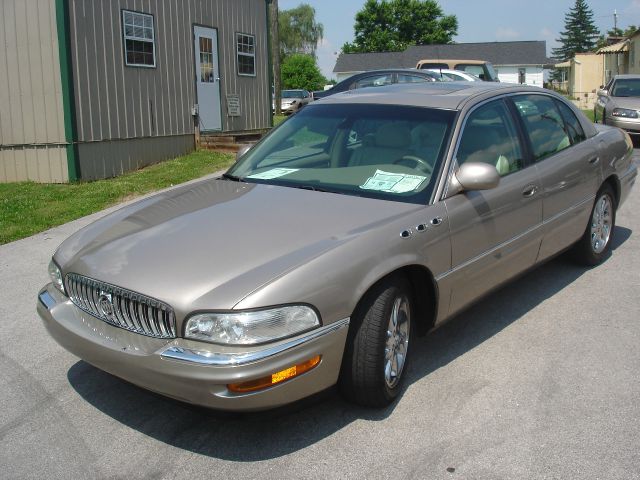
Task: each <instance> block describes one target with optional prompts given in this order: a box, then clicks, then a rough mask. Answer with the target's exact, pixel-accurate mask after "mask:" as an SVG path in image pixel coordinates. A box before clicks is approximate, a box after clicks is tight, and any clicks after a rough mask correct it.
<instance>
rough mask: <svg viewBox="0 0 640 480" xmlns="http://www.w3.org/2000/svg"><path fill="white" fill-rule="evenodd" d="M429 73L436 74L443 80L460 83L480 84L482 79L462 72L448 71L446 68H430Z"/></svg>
mask: <svg viewBox="0 0 640 480" xmlns="http://www.w3.org/2000/svg"><path fill="white" fill-rule="evenodd" d="M429 71H430V72H434V73H438V74H439V75H440V76H441V77H442V78H443V79H446V78H448V79H449V80H455V81H462V82H481V81H482V79H481V78H480V77H478V76H476V75H473V74H471V73H467V72H462V71H460V70H449V69H448V68H430V69H429Z"/></svg>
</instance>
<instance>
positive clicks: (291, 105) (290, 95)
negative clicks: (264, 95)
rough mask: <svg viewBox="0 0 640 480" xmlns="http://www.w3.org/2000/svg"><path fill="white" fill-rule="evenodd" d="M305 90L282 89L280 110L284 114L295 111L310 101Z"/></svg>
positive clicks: (309, 95) (309, 96)
mask: <svg viewBox="0 0 640 480" xmlns="http://www.w3.org/2000/svg"><path fill="white" fill-rule="evenodd" d="M311 100H312V99H311V94H310V93H309V92H308V91H307V90H282V94H281V101H280V110H281V111H282V113H284V114H288V113H295V112H297V111H298V110H300V109H301V108H303V107H304V106H305V105H308V104H309V102H310V101H311Z"/></svg>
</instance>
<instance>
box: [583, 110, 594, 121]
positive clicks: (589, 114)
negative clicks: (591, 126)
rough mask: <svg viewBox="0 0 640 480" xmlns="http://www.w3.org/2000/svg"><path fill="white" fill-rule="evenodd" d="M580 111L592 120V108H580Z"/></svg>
mask: <svg viewBox="0 0 640 480" xmlns="http://www.w3.org/2000/svg"><path fill="white" fill-rule="evenodd" d="M582 113H584V114H585V115H586V116H587V118H588V119H589V120H591V121H592V122H593V109H592V108H591V109H588V110H582Z"/></svg>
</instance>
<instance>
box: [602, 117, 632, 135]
mask: <svg viewBox="0 0 640 480" xmlns="http://www.w3.org/2000/svg"><path fill="white" fill-rule="evenodd" d="M607 115H608V114H607ZM607 125H611V126H613V127H618V128H621V129H622V130H624V131H625V132H628V133H629V134H631V135H640V118H620V117H612V116H607Z"/></svg>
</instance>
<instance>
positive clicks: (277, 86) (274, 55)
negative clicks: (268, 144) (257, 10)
mask: <svg viewBox="0 0 640 480" xmlns="http://www.w3.org/2000/svg"><path fill="white" fill-rule="evenodd" d="M270 8H271V11H270V12H269V13H270V15H269V16H270V17H271V18H270V21H271V64H272V65H273V89H274V92H273V93H274V100H273V102H274V112H275V114H276V115H280V114H281V113H282V111H281V106H282V105H281V99H280V97H281V95H282V81H281V79H280V32H279V30H278V0H271V5H270Z"/></svg>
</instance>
